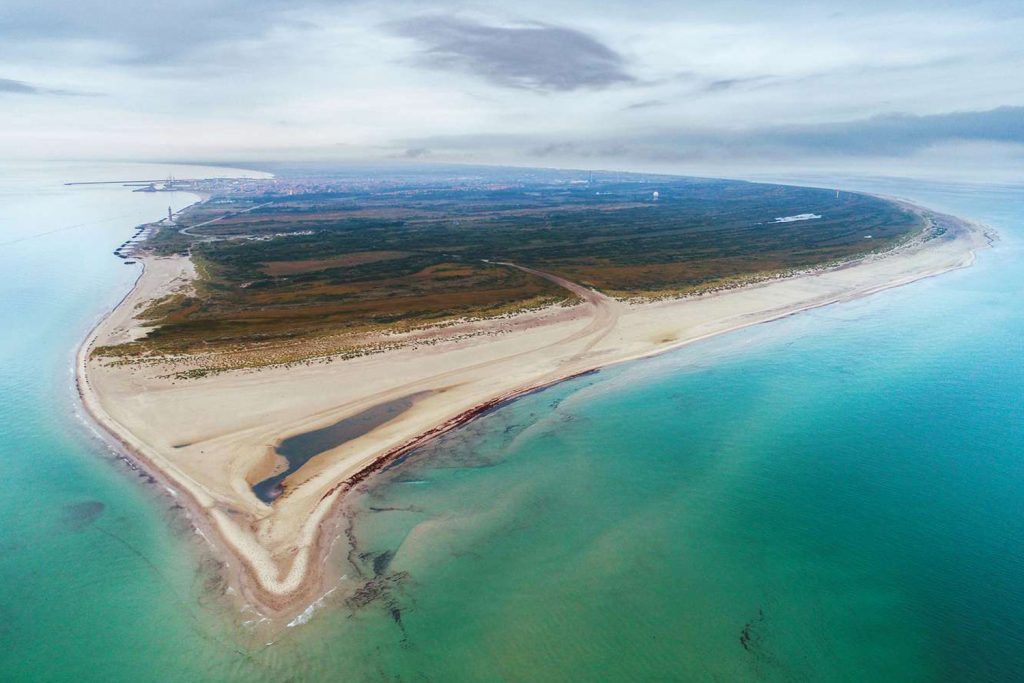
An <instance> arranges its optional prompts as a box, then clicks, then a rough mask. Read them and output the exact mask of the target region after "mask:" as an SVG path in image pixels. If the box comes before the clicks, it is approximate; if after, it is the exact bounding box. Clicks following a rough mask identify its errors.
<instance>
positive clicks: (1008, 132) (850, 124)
mask: <svg viewBox="0 0 1024 683" xmlns="http://www.w3.org/2000/svg"><path fill="white" fill-rule="evenodd" d="M962 142H968V143H985V144H1003V145H1006V144H1009V145H1019V146H1024V107H999V108H997V109H991V110H988V111H966V112H950V113H946V114H933V115H927V116H915V115H911V114H886V115H882V116H875V117H870V118H865V119H858V120H853V121H839V122H826V123H819V124H803V125H790V126H764V127H754V128H748V129H744V130H731V129H721V128H698V127H689V128H687V127H678V128H669V127H664V128H657V129H648V130H640V131H638V130H632V131H619V132H616V134H615V135H614V136H604V137H593V136H590V137H587V138H586V139H583V138H581V139H551V138H549V137H542V136H538V137H531V136H523V135H518V136H508V135H491V136H487V135H473V136H449V137H444V138H442V137H435V138H428V139H419V140H414V141H410V140H406V141H403V142H402V143H401V144H402V145H403V146H409V145H422V146H428V145H429V146H430V147H431V149H433V150H434V151H435V153H436V154H438V155H441V154H444V153H456V154H458V153H459V152H464V151H466V150H487V151H489V152H491V153H492V154H496V155H498V156H501V155H508V154H510V153H511V152H512V150H526V156H527V157H528V158H529V157H533V158H543V159H550V158H558V159H565V160H571V159H607V160H616V159H628V160H631V161H644V160H650V161H658V162H679V161H694V160H706V159H721V158H733V159H748V160H764V161H773V160H777V159H780V158H796V157H804V158H835V157H865V158H869V157H875V158H898V157H903V156H910V155H912V154H915V153H918V152H921V151H924V150H928V149H931V148H935V147H938V146H941V145H945V144H953V143H962Z"/></svg>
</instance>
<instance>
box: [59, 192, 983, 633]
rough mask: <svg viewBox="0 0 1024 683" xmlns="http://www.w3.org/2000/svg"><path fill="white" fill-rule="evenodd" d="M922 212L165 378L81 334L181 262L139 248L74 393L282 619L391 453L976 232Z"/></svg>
mask: <svg viewBox="0 0 1024 683" xmlns="http://www.w3.org/2000/svg"><path fill="white" fill-rule="evenodd" d="M918 210H920V211H922V212H924V210H923V209H918ZM925 213H926V215H927V216H928V217H929V218H930V219H931V220H932V221H933V222H934V225H937V226H941V227H942V228H945V229H944V230H942V231H938V232H939V233H941V234H938V233H936V232H935V231H931V232H928V231H926V233H927V234H928V236H929V237H930V238H928V239H925V238H924V237H918V238H915V239H912V240H910V241H909V242H907V243H906V244H904V245H902V246H900V247H898V248H897V249H895V250H893V251H890V252H888V253H885V254H878V255H872V256H868V257H865V258H862V259H859V260H856V261H852V262H849V263H844V264H841V265H836V266H832V267H826V268H820V269H816V270H812V271H807V272H802V273H797V274H792V275H789V276H787V277H778V278H772V279H768V280H766V281H763V282H759V283H757V284H752V285H748V286H745V287H742V288H737V289H731V290H726V291H720V292H715V293H711V294H705V295H701V296H694V297H689V298H683V299H666V300H660V301H650V302H637V303H634V302H623V301H619V300H615V299H611V298H609V297H607V296H604V295H602V294H600V293H598V292H595V291H592V290H590V289H587V288H585V287H582V286H580V285H578V284H575V283H572V282H568V281H566V280H563V279H561V278H557V277H555V276H553V275H550V274H547V273H539V272H537V271H530V269H526V268H523V269H524V270H527V271H529V272H533V273H534V274H537V275H539V276H541V277H546V278H548V279H550V280H551V281H553V282H555V283H556V284H558V285H559V286H561V287H564V288H565V289H567V290H569V291H571V292H572V293H573V294H575V295H576V296H577V297H579V299H580V300H581V303H579V304H577V305H574V306H571V307H564V306H555V307H550V308H547V309H543V310H540V311H531V312H527V313H523V314H520V315H518V316H515V317H511V318H498V319H492V320H481V321H465V322H461V323H458V324H455V325H449V326H446V327H444V328H437V329H434V330H427V331H425V332H424V331H420V332H418V333H416V334H411V335H408V337H407V338H405V339H404V343H398V344H394V346H395V348H391V349H389V350H386V351H382V352H380V353H375V354H371V355H365V356H361V357H356V358H349V359H345V360H340V359H339V360H328V361H324V362H313V363H309V364H302V365H295V366H287V367H281V366H279V367H268V368H263V369H259V370H236V371H230V372H224V373H219V374H212V375H208V376H205V377H199V378H195V379H175V378H174V377H173V372H171V369H172V368H171V369H169V367H168V366H167V365H142V364H119V363H116V362H112V361H111V359H110V358H92V357H91V351H92V350H93V349H94V348H95V347H96V346H100V345H109V344H115V343H119V342H124V341H128V340H131V339H134V338H138V337H139V336H141V335H143V334H145V331H146V328H145V327H144V325H142V324H140V323H139V322H138V321H137V320H136V319H135V314H136V312H137V311H138V310H140V305H144V304H145V302H147V301H151V300H152V299H155V298H158V297H160V296H163V295H165V294H167V293H169V292H172V291H177V290H179V289H180V288H182V287H188V286H189V282H190V281H191V280H192V278H193V277H194V276H195V272H194V269H193V268H192V264H191V263H190V262H189V260H188V259H187V258H186V257H181V256H177V257H169V258H153V257H147V258H145V259H144V265H145V268H144V271H143V274H142V275H141V277H140V278H139V280H138V282H137V283H136V285H135V288H134V289H133V290H132V292H131V293H130V294H129V295H128V296H127V297H126V298H125V299H124V300H123V301H122V302H121V304H120V305H119V306H118V307H117V308H116V309H115V310H114V311H113V312H112V313H111V314H110V315H109V316H108V317H107V318H105V319H104V320H103V321H102V322H101V323H100V324H99V325H98V327H97V328H96V329H95V330H94V331H93V332H92V333H91V335H90V336H89V337H88V339H87V340H86V341H85V343H84V344H83V345H82V347H81V349H80V351H79V354H78V358H77V378H78V387H79V392H80V394H81V397H82V401H83V404H84V405H85V407H86V408H87V410H88V411H89V413H90V414H91V415H92V416H93V418H94V419H95V420H96V421H97V422H98V423H99V424H100V425H102V426H103V427H104V428H105V429H106V430H107V431H108V432H110V434H112V435H113V436H114V437H115V438H116V439H117V440H118V441H119V442H120V443H121V444H123V445H124V447H125V448H126V449H127V450H128V451H129V452H130V453H131V454H132V456H133V457H134V458H135V459H137V460H138V461H139V462H140V463H142V465H143V466H144V467H146V468H147V469H148V470H150V471H151V472H152V473H153V474H154V475H155V476H158V477H159V478H160V479H161V480H162V481H164V482H165V483H167V484H168V485H169V486H171V487H173V488H174V489H175V490H176V491H177V492H178V493H179V494H180V497H181V498H182V499H183V500H185V502H187V503H188V507H189V510H190V512H191V514H192V516H193V518H194V520H195V522H196V524H197V525H198V526H199V527H200V528H201V529H203V530H204V531H207V532H209V533H208V534H207V535H208V536H211V539H212V541H213V542H214V544H215V546H216V547H217V548H218V549H219V552H220V553H221V554H223V558H222V559H223V560H224V561H225V563H226V566H227V567H228V573H229V575H230V576H229V578H230V580H231V585H232V586H234V587H236V588H237V590H238V591H239V593H240V594H241V595H242V596H244V599H245V600H246V601H247V602H248V603H249V604H251V605H253V606H254V607H255V608H256V609H257V610H259V611H260V612H261V613H263V614H265V615H267V616H270V617H280V618H290V617H291V616H294V615H295V614H297V613H298V612H301V611H302V610H303V609H304V608H305V607H306V606H307V605H309V604H310V603H311V602H312V601H313V600H315V599H316V598H318V597H319V596H320V595H321V594H322V593H323V591H324V590H326V586H325V581H327V580H328V579H325V572H324V567H325V564H326V562H325V557H326V554H327V552H328V550H329V547H330V544H331V543H332V542H333V541H334V539H335V538H336V536H337V529H336V522H337V517H338V514H339V506H340V504H341V503H342V502H343V500H344V498H345V494H346V492H347V491H349V490H351V488H352V487H353V486H355V485H356V484H358V482H359V481H362V480H363V479H365V477H367V476H369V475H371V474H372V472H373V471H375V470H376V469H379V468H380V467H382V466H383V465H385V464H386V463H387V462H389V461H390V460H392V459H394V458H395V457H397V456H398V455H400V454H401V453H404V452H406V451H408V450H409V449H410V448H414V447H415V446H417V445H419V444H422V443H424V442H425V441H427V440H429V439H430V438H432V437H434V436H436V435H438V434H439V433H441V432H443V431H445V430H447V429H451V428H453V427H455V426H457V425H459V424H463V423H464V422H466V421H467V420H469V419H472V418H473V417H474V416H476V415H477V414H479V413H480V412H481V411H482V410H486V409H487V408H489V407H492V406H495V405H497V404H500V403H501V402H503V401H507V400H509V399H511V398H514V397H515V396H518V395H521V394H523V393H524V392H527V391H531V390H533V389H536V388H538V387H542V386H545V385H549V384H552V383H555V382H558V381H561V380H564V379H566V378H568V377H572V376H576V375H579V374H581V373H584V372H587V371H591V370H594V369H597V368H601V367H605V366H608V365H611V364H615V363H620V362H624V361H627V360H631V359H636V358H641V357H644V356H650V355H653V354H657V353H662V352H664V351H667V350H669V349H672V348H676V347H679V346H681V345H684V344H688V343H692V342H694V341H697V340H700V339H706V338H708V337H711V336H714V335H717V334H722V333H724V332H728V331H731V330H736V329H739V328H743V327H746V326H749V325H755V324H758V323H762V322H766V321H770V320H774V319H778V318H781V317H784V316H788V315H792V314H794V313H798V312H800V311H804V310H808V309H811V308H816V307H820V306H824V305H828V304H832V303H836V302H841V301H848V300H851V299H855V298H858V297H862V296H867V295H870V294H872V293H875V292H879V291H881V290H884V289H888V288H891V287H896V286H900V285H903V284H907V283H910V282H913V281H916V280H920V279H922V278H927V277H931V276H934V275H937V274H940V273H943V272H947V271H950V270H953V269H956V268H962V267H965V266H969V265H970V264H971V263H973V260H974V254H975V251H976V250H977V249H979V248H983V247H984V246H986V245H987V243H988V241H987V235H986V234H985V233H984V231H983V230H982V229H981V228H980V227H978V226H975V225H973V224H970V223H968V222H965V221H962V220H960V219H956V218H953V217H950V216H943V215H939V214H934V213H931V212H925ZM935 234H938V236H934V235H935ZM506 265H507V266H508V267H517V268H522V267H521V266H517V265H514V264H506ZM389 341H390V342H394V341H395V338H394V337H390V338H389ZM398 341H399V342H403V339H402V338H401V337H399V338H398ZM382 405H401V406H402V409H401V411H400V412H398V413H397V414H395V415H394V416H393V417H390V418H389V419H387V420H384V421H382V422H380V423H379V424H374V425H373V427H372V428H371V429H369V430H368V431H365V433H360V434H358V435H357V436H355V438H351V439H348V440H345V441H344V442H341V443H337V444H336V445H333V447H329V448H326V449H325V450H323V451H322V452H319V453H318V454H316V455H315V456H313V457H311V458H310V459H309V460H308V461H307V462H305V464H303V465H302V466H301V467H299V468H298V469H296V470H295V471H294V472H292V473H291V474H290V475H289V476H288V477H286V478H285V479H284V481H283V491H284V492H283V493H282V494H281V495H280V496H279V497H277V498H275V499H274V500H272V501H271V502H269V503H268V502H264V501H263V500H260V498H259V497H257V496H256V495H255V494H254V492H253V489H252V487H253V485H254V484H255V483H257V482H259V481H261V480H263V479H265V478H266V477H268V476H270V475H273V474H277V473H278V472H281V471H283V470H284V469H285V467H286V461H285V459H284V458H283V457H282V456H281V455H279V454H278V448H279V447H280V446H281V444H282V442H283V441H285V440H287V439H290V438H292V437H296V436H298V435H304V434H309V433H311V432H318V430H320V433H323V434H327V435H328V436H329V434H330V431H331V428H332V426H337V425H340V424H342V423H344V422H345V420H346V419H349V418H352V417H353V416H360V415H366V414H368V412H370V411H373V410H374V409H375V408H376V407H380V406H382ZM325 438H326V437H325Z"/></svg>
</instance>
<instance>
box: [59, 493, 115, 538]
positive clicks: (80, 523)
mask: <svg viewBox="0 0 1024 683" xmlns="http://www.w3.org/2000/svg"><path fill="white" fill-rule="evenodd" d="M106 507H107V506H106V505H105V504H104V503H101V502H100V501H98V500H87V501H84V502H81V503H68V504H66V505H65V506H64V514H63V516H62V517H61V522H62V523H63V525H64V527H65V528H66V529H68V530H70V531H81V530H82V529H84V528H86V527H87V526H89V525H90V524H92V523H93V522H95V521H96V520H97V519H99V517H100V515H102V514H103V511H104V510H105V509H106Z"/></svg>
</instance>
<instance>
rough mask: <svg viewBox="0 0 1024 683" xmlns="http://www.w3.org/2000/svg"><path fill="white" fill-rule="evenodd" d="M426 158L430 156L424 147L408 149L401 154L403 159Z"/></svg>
mask: <svg viewBox="0 0 1024 683" xmlns="http://www.w3.org/2000/svg"><path fill="white" fill-rule="evenodd" d="M426 156H430V150H429V149H428V148H426V147H410V148H409V149H407V150H405V151H404V152H402V158H404V159H420V158H422V157H426Z"/></svg>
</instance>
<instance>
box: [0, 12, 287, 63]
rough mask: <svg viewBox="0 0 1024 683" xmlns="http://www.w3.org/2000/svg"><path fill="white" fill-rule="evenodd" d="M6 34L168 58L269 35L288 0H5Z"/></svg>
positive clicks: (123, 55)
mask: <svg viewBox="0 0 1024 683" xmlns="http://www.w3.org/2000/svg"><path fill="white" fill-rule="evenodd" d="M3 5H4V7H3V9H2V10H0V40H2V41H4V42H6V43H7V44H8V45H10V44H12V43H15V42H33V41H42V42H52V41H65V40H74V41H93V42H97V43H100V44H103V45H106V46H108V47H110V48H112V50H111V54H112V55H116V59H115V60H114V61H121V62H125V63H140V64H150V63H154V64H157V63H167V62H173V61H177V60H180V59H183V58H185V59H187V58H189V57H190V56H191V53H192V52H193V51H195V50H196V49H197V48H205V47H209V46H212V45H217V44H223V43H228V42H232V41H236V40H240V39H247V38H256V37H260V36H263V35H264V34H266V32H267V31H268V30H269V29H270V28H271V27H273V26H275V25H279V24H281V23H282V22H283V21H284V20H283V15H284V13H285V12H287V11H288V10H289V9H290V7H291V3H289V2H288V1H287V0H176V1H174V2H155V3H142V4H140V3H138V2H135V1H134V0H76V2H66V1H64V0H4V3H3Z"/></svg>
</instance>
